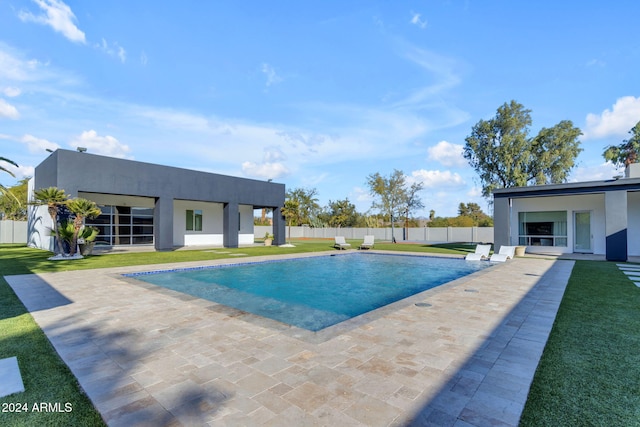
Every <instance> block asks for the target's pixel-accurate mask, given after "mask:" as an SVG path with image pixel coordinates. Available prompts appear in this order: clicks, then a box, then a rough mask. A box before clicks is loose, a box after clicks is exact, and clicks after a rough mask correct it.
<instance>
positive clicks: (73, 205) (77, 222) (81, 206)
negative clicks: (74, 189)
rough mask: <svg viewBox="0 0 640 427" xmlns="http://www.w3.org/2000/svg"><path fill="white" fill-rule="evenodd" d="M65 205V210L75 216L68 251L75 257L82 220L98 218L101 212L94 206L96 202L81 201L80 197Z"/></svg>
mask: <svg viewBox="0 0 640 427" xmlns="http://www.w3.org/2000/svg"><path fill="white" fill-rule="evenodd" d="M66 205H67V209H69V211H70V212H71V213H73V214H74V215H75V218H74V220H73V240H72V241H71V251H70V252H71V255H72V256H73V255H75V253H76V248H77V247H78V234H80V229H81V228H82V225H83V224H84V219H85V218H95V217H97V216H99V215H100V214H101V213H102V211H101V210H100V208H99V207H98V206H97V205H96V202H92V201H91V200H87V199H83V198H81V197H77V198H75V199H71V200H69V201H67V203H66Z"/></svg>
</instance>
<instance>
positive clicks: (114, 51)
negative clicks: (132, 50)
mask: <svg viewBox="0 0 640 427" xmlns="http://www.w3.org/2000/svg"><path fill="white" fill-rule="evenodd" d="M95 48H96V49H100V50H101V51H103V52H104V53H106V54H107V55H109V56H112V57H114V58H115V57H117V58H118V59H120V62H122V63H123V64H124V63H125V62H126V61H127V51H126V50H125V49H124V48H123V47H122V46H120V45H118V42H114V43H112V44H109V42H107V41H106V40H105V39H104V38H103V39H102V42H101V43H97V44H96V45H95Z"/></svg>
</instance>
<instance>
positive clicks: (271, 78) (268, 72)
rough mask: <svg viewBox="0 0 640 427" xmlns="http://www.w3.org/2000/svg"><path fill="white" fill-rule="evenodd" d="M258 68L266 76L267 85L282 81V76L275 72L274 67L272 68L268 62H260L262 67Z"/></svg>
mask: <svg viewBox="0 0 640 427" xmlns="http://www.w3.org/2000/svg"><path fill="white" fill-rule="evenodd" d="M260 70H261V71H262V72H263V73H264V75H265V76H266V77H267V83H266V84H267V87H269V86H272V85H275V84H278V83H280V82H282V77H280V76H279V75H278V74H277V73H276V70H275V68H273V67H272V66H271V65H269V64H266V63H265V64H262V67H261V68H260Z"/></svg>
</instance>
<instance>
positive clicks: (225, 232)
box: [28, 150, 285, 250]
mask: <svg viewBox="0 0 640 427" xmlns="http://www.w3.org/2000/svg"><path fill="white" fill-rule="evenodd" d="M47 187H57V188H59V189H62V190H64V191H65V192H66V193H67V194H68V195H69V196H70V197H83V198H86V199H89V200H92V201H94V202H96V203H97V204H98V206H99V207H100V209H101V210H102V215H100V217H98V218H96V219H93V220H87V224H90V225H94V226H96V227H98V228H99V230H100V234H99V235H98V238H97V241H99V242H102V243H103V244H107V245H112V246H117V245H153V246H154V247H155V249H157V250H170V249H173V248H175V247H180V246H202V245H207V246H224V247H229V248H235V247H238V246H239V245H244V244H252V243H253V242H254V228H253V218H254V209H261V208H266V209H271V210H273V234H274V242H275V244H283V243H284V242H285V226H284V218H283V217H282V214H281V208H282V206H284V200H285V186H284V184H277V183H272V182H266V181H258V180H252V179H246V178H237V177H232V176H226V175H218V174H213V173H206V172H199V171H194V170H188V169H180V168H175V167H169V166H161V165H156V164H150V163H143V162H137V161H132V160H124V159H116V158H112V157H105V156H98V155H94V154H89V153H86V152H80V151H70V150H56V151H55V152H53V153H52V154H50V155H49V157H47V158H46V159H45V160H44V161H43V162H42V163H40V164H39V165H38V166H37V167H36V169H35V174H34V177H33V178H32V179H31V180H30V182H29V194H30V195H32V194H33V190H37V189H41V188H47ZM51 226H52V224H51V219H50V216H49V214H48V213H47V208H46V206H40V207H31V209H30V213H29V221H28V244H29V245H30V246H33V247H39V248H42V249H47V250H52V249H53V247H54V241H53V240H54V239H53V237H51Z"/></svg>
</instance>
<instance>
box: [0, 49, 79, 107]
mask: <svg viewBox="0 0 640 427" xmlns="http://www.w3.org/2000/svg"><path fill="white" fill-rule="evenodd" d="M47 66H48V64H46V63H42V62H40V61H38V60H35V59H26V58H24V55H23V53H22V52H18V51H16V50H15V49H13V48H11V47H10V46H8V45H6V44H5V43H2V42H0V79H6V81H11V82H29V81H38V80H46V79H48V78H50V77H51V74H52V73H51V71H50V70H47ZM68 75H69V73H68V72H67V73H66V74H65V78H67V79H68ZM61 76H62V75H61ZM7 90H8V91H9V93H6V91H7ZM4 91H5V94H6V95H7V96H12V95H13V94H15V93H16V91H19V89H16V88H6V89H4ZM20 92H21V91H20Z"/></svg>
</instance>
